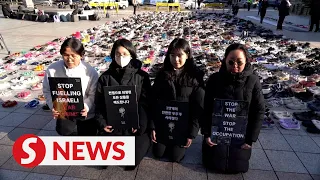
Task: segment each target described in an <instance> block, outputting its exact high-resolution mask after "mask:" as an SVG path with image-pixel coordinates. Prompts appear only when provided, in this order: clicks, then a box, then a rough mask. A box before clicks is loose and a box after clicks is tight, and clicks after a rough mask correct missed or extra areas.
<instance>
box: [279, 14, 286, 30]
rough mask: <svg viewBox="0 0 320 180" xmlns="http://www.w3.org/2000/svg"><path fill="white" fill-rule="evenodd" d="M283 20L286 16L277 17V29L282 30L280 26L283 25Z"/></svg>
mask: <svg viewBox="0 0 320 180" xmlns="http://www.w3.org/2000/svg"><path fill="white" fill-rule="evenodd" d="M285 18H286V16H279V20H278V25H277V29H279V30H282V24H283V22H284V19H285Z"/></svg>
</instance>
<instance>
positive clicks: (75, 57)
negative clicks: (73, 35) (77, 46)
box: [62, 47, 81, 69]
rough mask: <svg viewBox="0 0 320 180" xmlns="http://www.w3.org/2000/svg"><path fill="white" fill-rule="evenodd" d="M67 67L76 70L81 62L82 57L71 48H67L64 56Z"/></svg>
mask: <svg viewBox="0 0 320 180" xmlns="http://www.w3.org/2000/svg"><path fill="white" fill-rule="evenodd" d="M62 57H63V60H64V63H65V65H66V66H67V67H68V68H69V69H72V68H75V67H77V66H79V64H80V61H81V56H80V55H79V54H77V53H76V52H74V51H73V50H72V49H71V48H69V47H67V48H66V50H65V52H64V53H63V55H62Z"/></svg>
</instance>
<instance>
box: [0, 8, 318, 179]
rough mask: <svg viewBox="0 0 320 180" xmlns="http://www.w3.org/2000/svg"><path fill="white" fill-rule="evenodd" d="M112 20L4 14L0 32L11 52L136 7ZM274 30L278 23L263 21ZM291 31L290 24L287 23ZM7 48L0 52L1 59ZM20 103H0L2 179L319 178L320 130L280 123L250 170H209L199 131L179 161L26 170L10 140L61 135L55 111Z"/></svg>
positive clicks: (306, 36)
mask: <svg viewBox="0 0 320 180" xmlns="http://www.w3.org/2000/svg"><path fill="white" fill-rule="evenodd" d="M120 12H121V13H120V14H119V15H112V17H111V18H110V19H102V20H101V21H81V22H76V23H37V22H31V21H22V20H12V19H4V18H0V33H1V34H2V35H3V37H4V40H5V42H6V44H7V46H8V47H9V49H10V50H11V51H12V52H19V51H23V50H28V49H30V48H32V47H34V46H36V45H41V44H44V43H46V42H49V41H51V40H53V39H55V38H58V37H62V36H67V35H70V34H72V33H74V32H75V31H78V30H84V29H87V28H90V27H94V26H96V25H99V24H102V23H104V22H106V21H113V20H116V19H118V18H122V17H126V16H128V15H129V14H131V13H132V10H131V9H129V10H123V11H120ZM238 16H239V17H241V18H245V19H250V20H252V21H253V22H254V23H259V21H258V20H256V19H255V18H253V17H257V11H256V10H252V11H250V12H247V11H240V12H239V15H238ZM267 16H269V17H277V12H276V11H273V10H271V11H268V12H267ZM286 20H287V21H291V22H295V23H296V24H302V25H308V22H309V19H308V18H307V17H300V16H289V17H287V19H286ZM262 26H264V27H266V28H270V29H272V30H275V29H276V26H274V22H273V21H271V20H269V21H268V23H264V24H262ZM289 29H291V30H292V28H289ZM282 33H283V34H284V35H285V36H287V37H289V38H294V39H297V40H299V41H309V42H311V43H312V45H313V46H316V47H320V33H314V32H311V33H310V32H294V31H290V30H284V31H283V32H282ZM5 55H6V52H5V51H3V50H1V51H0V58H1V57H4V56H5ZM23 105H24V103H23V102H19V104H18V106H16V107H14V108H13V109H4V108H2V107H1V108H0V180H11V179H12V180H23V179H27V180H38V179H43V180H45V179H48V180H60V179H62V180H84V179H114V180H122V179H123V180H133V179H136V180H178V179H181V180H188V179H190V180H206V179H209V180H242V179H244V180H277V179H279V180H312V179H314V180H320V135H314V134H309V133H307V132H306V130H305V129H304V127H302V129H300V130H285V129H282V128H281V127H279V126H277V127H275V128H274V129H273V130H262V131H261V133H260V136H259V141H258V142H256V143H255V144H254V145H253V151H252V157H251V160H250V170H249V171H248V172H247V173H245V174H237V175H222V174H215V173H213V172H210V171H207V170H206V169H205V168H204V167H203V166H202V162H201V143H202V137H201V136H200V135H199V136H198V137H197V138H196V140H195V141H194V143H193V144H192V146H191V147H190V148H189V149H188V150H187V152H186V156H185V158H184V159H183V161H182V162H181V163H180V164H177V163H171V162H168V161H167V160H166V159H161V160H156V159H154V158H153V157H152V155H151V153H149V155H148V156H147V157H145V158H144V160H143V161H142V162H141V164H140V166H139V167H137V169H136V170H135V171H132V172H125V171H123V170H122V169H121V168H119V167H108V168H107V169H106V170H103V169H99V168H97V167H86V166H58V167H52V166H51V167H50V166H39V167H36V168H32V169H27V168H23V167H21V166H19V165H18V164H17V163H16V162H15V160H14V159H13V157H12V145H13V143H14V141H15V140H16V139H17V138H18V137H19V136H21V135H23V134H37V135H39V136H40V135H57V133H56V132H55V120H52V117H51V113H47V112H43V111H42V109H41V106H39V107H38V108H37V109H31V110H30V109H26V108H24V107H23Z"/></svg>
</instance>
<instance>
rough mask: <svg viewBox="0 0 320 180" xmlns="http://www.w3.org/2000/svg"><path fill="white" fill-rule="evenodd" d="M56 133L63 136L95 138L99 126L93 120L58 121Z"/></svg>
mask: <svg viewBox="0 0 320 180" xmlns="http://www.w3.org/2000/svg"><path fill="white" fill-rule="evenodd" d="M56 131H57V133H58V134H59V135H62V136H95V135H97V124H96V121H95V119H93V118H92V119H87V120H84V121H81V120H61V119H57V123H56Z"/></svg>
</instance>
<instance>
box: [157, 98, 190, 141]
mask: <svg viewBox="0 0 320 180" xmlns="http://www.w3.org/2000/svg"><path fill="white" fill-rule="evenodd" d="M155 111H156V112H155V115H156V119H155V121H154V123H155V127H156V136H157V140H158V141H162V142H167V141H169V140H172V141H174V142H175V143H176V144H180V145H185V143H186V139H187V133H188V123H189V113H188V112H189V103H187V102H179V101H162V100H158V101H157V106H156V108H155Z"/></svg>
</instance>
